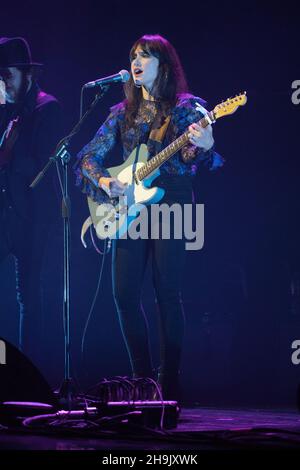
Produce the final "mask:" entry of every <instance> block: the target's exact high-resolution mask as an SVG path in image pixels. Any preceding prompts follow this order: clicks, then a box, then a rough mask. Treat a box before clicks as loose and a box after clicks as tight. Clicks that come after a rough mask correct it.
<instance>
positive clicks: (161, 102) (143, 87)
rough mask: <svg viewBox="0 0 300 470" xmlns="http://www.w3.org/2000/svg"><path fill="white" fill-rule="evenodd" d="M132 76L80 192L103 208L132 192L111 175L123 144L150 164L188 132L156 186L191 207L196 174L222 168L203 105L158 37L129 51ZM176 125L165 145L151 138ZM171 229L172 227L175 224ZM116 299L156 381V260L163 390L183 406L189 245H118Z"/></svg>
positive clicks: (141, 362)
mask: <svg viewBox="0 0 300 470" xmlns="http://www.w3.org/2000/svg"><path fill="white" fill-rule="evenodd" d="M130 62H131V73H130V79H129V81H128V82H127V83H126V84H125V85H124V90H125V95H126V99H125V100H124V101H123V102H121V103H119V104H117V105H116V106H114V107H113V108H111V112H110V114H109V116H108V118H107V119H106V121H105V122H104V124H102V126H101V127H100V129H99V130H98V132H97V133H96V135H95V137H94V138H93V140H92V141H91V142H90V143H88V144H87V145H86V146H85V147H84V148H83V149H82V150H81V152H80V153H79V155H78V158H79V162H78V164H77V170H76V174H77V184H78V185H79V186H80V188H81V190H82V191H83V192H84V193H85V194H87V195H89V196H90V197H91V198H92V199H93V200H95V201H97V202H99V203H102V202H104V201H108V200H109V198H116V197H118V196H120V195H122V194H123V193H124V190H125V188H126V186H125V185H124V184H122V183H121V182H120V181H118V179H116V178H111V177H110V175H109V173H108V172H107V170H106V168H108V167H109V166H110V165H109V164H108V163H109V162H108V160H109V158H108V156H109V151H110V150H111V149H112V148H113V147H114V146H115V144H116V143H117V142H121V144H122V147H123V159H124V160H125V159H126V158H127V157H128V156H129V155H130V153H131V152H132V150H133V149H134V148H135V147H136V146H138V145H139V144H142V143H143V144H146V145H147V147H148V151H149V155H150V157H151V156H153V155H155V154H156V153H158V151H160V150H161V149H162V148H164V147H166V146H167V145H168V144H169V143H171V142H172V141H173V140H175V139H176V138H177V137H179V136H180V135H181V134H183V133H184V132H185V131H186V130H187V129H189V143H188V144H187V145H185V146H184V147H183V148H182V149H181V150H180V151H178V152H177V153H176V154H175V155H174V156H173V157H172V158H170V159H169V160H168V161H166V162H165V163H163V165H162V166H161V167H160V176H159V177H158V178H156V179H155V180H154V181H153V186H158V187H160V188H163V189H164V190H165V195H164V197H163V199H162V200H161V201H160V203H165V204H168V205H172V204H174V203H177V204H181V205H183V204H188V203H192V180H193V176H194V175H195V173H196V171H197V168H198V167H199V165H201V164H206V165H208V166H209V168H210V169H214V168H215V167H217V166H221V165H222V160H221V159H220V158H218V157H219V156H218V155H217V154H215V153H214V151H213V150H212V147H213V144H214V140H213V136H212V128H211V126H207V127H206V128H202V127H200V126H199V125H198V124H196V121H199V120H200V119H201V118H202V117H203V114H202V113H201V112H200V111H197V110H196V102H200V103H202V105H203V104H204V102H203V100H201V98H199V97H197V98H196V97H194V96H193V95H191V94H189V93H188V87H187V83H186V80H185V76H184V72H183V69H182V66H181V63H180V60H179V58H178V55H177V53H176V51H175V49H174V47H173V46H172V45H171V44H170V43H169V41H167V40H166V39H165V38H163V37H162V36H159V35H146V36H143V37H141V38H140V39H138V40H137V41H136V42H135V44H134V45H133V47H132V49H131V51H130ZM168 117H170V120H169V124H168V127H167V130H166V132H165V135H164V138H163V142H162V145H161V146H160V147H159V146H158V143H157V142H156V141H155V140H152V139H151V138H149V137H150V132H151V130H153V129H154V128H156V129H157V128H158V129H159V128H160V126H162V125H163V123H165V122H166V120H167V119H168ZM170 224H171V225H172V221H171V222H170ZM112 247H113V255H112V268H113V269H112V281H113V294H114V299H115V303H116V308H117V312H118V317H119V321H120V326H121V330H122V334H123V337H124V340H125V343H126V347H127V350H128V354H129V359H130V363H131V368H132V373H133V376H134V377H155V375H154V369H153V364H152V361H151V354H150V350H149V342H148V328H147V321H146V317H145V314H144V311H143V308H142V304H141V291H142V283H143V277H144V272H145V268H146V264H147V261H148V259H150V260H151V267H152V281H153V287H154V291H155V297H156V304H157V310H158V316H159V330H160V361H161V362H160V366H159V370H158V382H159V384H160V386H161V390H162V395H163V398H164V399H168V400H177V399H178V382H179V380H178V379H179V377H178V376H179V368H180V358H181V351H182V342H183V334H184V314H183V309H182V302H181V294H180V278H181V274H182V271H183V266H184V258H185V239H184V238H181V239H176V238H174V237H173V238H172V237H171V239H163V238H162V237H159V238H158V239H151V237H149V238H148V239H142V238H140V239H135V240H133V239H130V238H129V237H128V238H127V239H119V240H113V245H112Z"/></svg>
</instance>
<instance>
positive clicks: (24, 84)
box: [5, 72, 29, 104]
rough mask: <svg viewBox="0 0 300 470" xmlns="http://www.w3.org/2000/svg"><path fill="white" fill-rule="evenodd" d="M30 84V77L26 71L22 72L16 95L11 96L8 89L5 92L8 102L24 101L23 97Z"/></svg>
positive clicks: (17, 102)
mask: <svg viewBox="0 0 300 470" xmlns="http://www.w3.org/2000/svg"><path fill="white" fill-rule="evenodd" d="M28 85H29V79H28V77H27V75H26V73H25V72H22V79H21V84H20V88H19V90H18V92H17V93H16V94H15V96H11V95H10V94H9V93H8V92H7V91H6V92H5V99H6V102H7V103H11V104H19V103H22V101H23V99H24V98H25V95H26V93H27V90H28Z"/></svg>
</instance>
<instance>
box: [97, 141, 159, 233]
mask: <svg viewBox="0 0 300 470" xmlns="http://www.w3.org/2000/svg"><path fill="white" fill-rule="evenodd" d="M147 161H148V149H147V146H146V145H145V144H142V145H140V146H138V147H136V148H135V149H134V150H133V151H132V152H131V154H130V155H129V157H128V158H127V160H126V161H125V162H124V163H122V165H119V166H115V167H112V168H108V169H107V171H108V172H109V174H110V176H111V177H112V178H117V179H118V180H119V181H121V182H122V183H127V188H126V190H125V193H124V196H125V197H124V198H116V200H115V203H114V202H113V201H112V202H111V203H103V204H99V203H97V202H95V201H93V200H92V199H91V198H90V197H88V206H89V210H90V214H91V220H92V223H93V225H94V227H95V230H96V233H97V236H98V238H101V239H105V238H121V237H122V236H123V235H124V234H125V233H126V232H127V230H128V228H129V227H130V225H131V224H132V222H133V221H134V220H135V219H136V217H137V216H138V214H139V213H140V211H141V209H142V207H143V206H146V205H149V204H154V203H156V202H158V201H160V200H161V199H162V198H163V196H164V193H165V191H164V190H163V189H161V188H150V186H151V183H152V181H153V180H154V179H155V178H157V176H158V175H159V174H160V172H159V170H155V171H154V172H153V173H151V175H149V176H148V177H147V178H145V179H143V180H142V181H137V180H136V179H135V178H134V174H135V172H136V171H137V170H139V169H140V168H142V167H143V166H144V164H145V163H146V162H147Z"/></svg>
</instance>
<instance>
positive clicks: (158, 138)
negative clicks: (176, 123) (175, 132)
mask: <svg viewBox="0 0 300 470" xmlns="http://www.w3.org/2000/svg"><path fill="white" fill-rule="evenodd" d="M170 121H171V115H169V116H167V117H166V118H165V119H164V122H163V124H162V125H161V126H160V127H156V122H157V117H156V118H155V119H154V122H153V125H152V128H151V132H150V135H149V140H152V141H154V142H155V145H156V149H155V150H156V152H157V153H158V152H159V151H160V148H161V146H162V143H163V140H164V138H165V135H166V132H167V130H168V127H169V124H170Z"/></svg>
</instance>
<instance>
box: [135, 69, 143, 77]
mask: <svg viewBox="0 0 300 470" xmlns="http://www.w3.org/2000/svg"><path fill="white" fill-rule="evenodd" d="M142 73H143V70H142V69H138V68H137V69H134V75H136V76H137V77H138V76H139V75H141V74H142Z"/></svg>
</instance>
